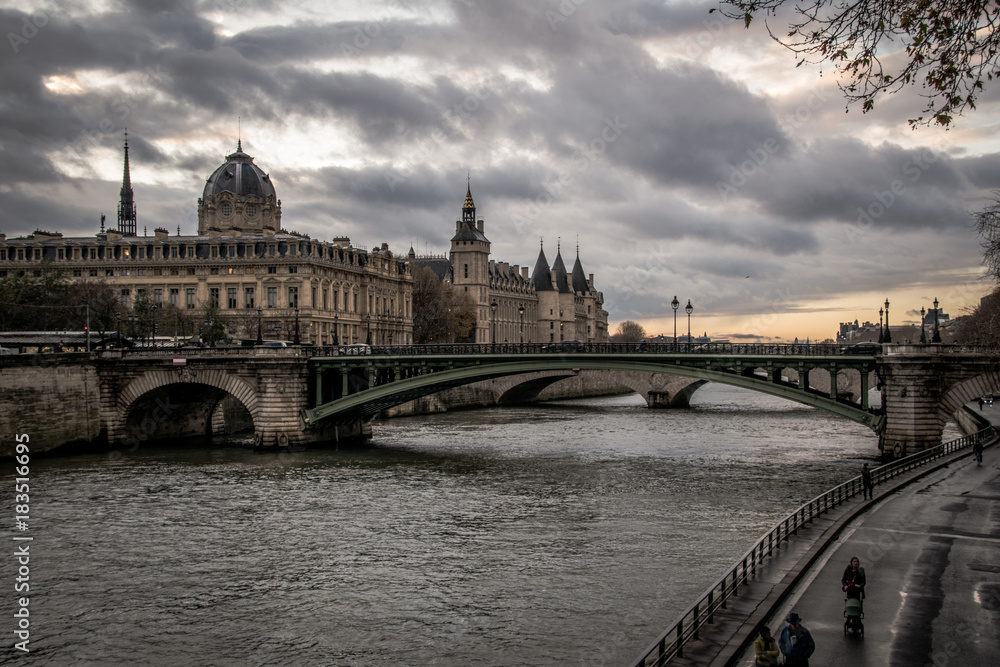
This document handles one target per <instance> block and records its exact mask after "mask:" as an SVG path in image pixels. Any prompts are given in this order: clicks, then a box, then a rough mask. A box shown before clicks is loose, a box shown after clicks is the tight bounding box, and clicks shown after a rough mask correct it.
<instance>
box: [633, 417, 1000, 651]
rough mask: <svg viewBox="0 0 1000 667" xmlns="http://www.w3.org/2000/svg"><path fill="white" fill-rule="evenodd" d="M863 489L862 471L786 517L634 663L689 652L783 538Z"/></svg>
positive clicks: (877, 476)
mask: <svg viewBox="0 0 1000 667" xmlns="http://www.w3.org/2000/svg"><path fill="white" fill-rule="evenodd" d="M996 435H997V429H996V428H995V427H993V426H990V427H988V428H985V429H983V430H981V431H979V432H978V433H974V434H972V435H967V436H964V437H961V438H958V439H956V440H952V441H950V442H946V443H943V444H941V445H938V446H937V447H932V448H930V449H925V450H924V451H921V452H917V453H916V454H911V455H910V456H907V457H904V458H901V459H899V460H897V461H893V462H891V463H888V464H886V465H883V466H879V467H878V468H874V469H873V470H872V483H874V484H878V483H879V482H884V481H886V480H888V479H891V478H892V477H895V476H897V475H900V474H902V473H904V472H907V471H909V470H912V469H913V468H916V467H917V466H921V465H924V464H925V463H927V462H929V461H932V460H934V459H937V458H940V457H942V456H946V455H948V454H951V453H952V452H955V451H958V450H960V449H964V448H965V447H971V446H972V445H974V444H975V443H976V442H977V441H979V442H986V441H988V440H990V439H991V438H993V437H995V436H996ZM861 491H862V484H861V477H860V476H858V477H855V478H854V479H851V480H848V481H847V482H844V483H843V484H841V485H840V486H837V487H834V488H832V489H830V490H829V491H826V492H824V493H822V494H820V495H819V496H816V497H815V498H813V499H812V500H810V501H809V502H807V503H804V504H803V505H801V506H799V507H798V508H797V509H795V510H794V511H792V513H791V514H789V515H788V516H786V517H785V518H783V519H781V520H780V521H779V522H778V523H777V524H776V525H775V526H774V527H773V528H771V530H769V531H768V532H767V533H765V534H764V536H763V537H761V538H760V539H759V540H757V542H756V543H755V544H754V545H753V546H752V547H750V550H749V551H747V552H746V553H745V554H743V557H742V558H740V559H739V560H737V561H736V563H735V564H734V565H733V566H732V567H731V568H729V569H728V570H727V571H726V573H725V574H723V575H722V578H720V579H719V580H718V581H716V582H715V583H714V584H712V585H711V586H710V587H709V588H708V590H707V591H705V592H704V593H703V594H702V595H701V597H699V598H698V600H697V601H695V603H694V604H693V605H691V606H690V607H688V608H687V609H686V610H685V611H684V613H682V614H681V615H680V616H679V617H678V618H677V620H675V621H674V623H673V624H672V625H671V626H670V627H668V628H667V630H666V631H665V632H664V633H663V634H662V635H660V637H659V638H658V639H657V640H656V641H655V642H653V644H652V645H651V646H649V647H648V648H647V649H646V650H645V651H644V652H643V653H642V655H641V656H640V657H639V658H637V659H636V660H634V661H633V662H632V663H630V664H632V665H635V667H648V666H650V665H655V666H656V667H662V666H663V665H665V664H666V663H667V662H669V661H670V660H671V659H673V658H674V657H683V656H684V644H686V643H687V642H689V641H691V640H694V639H698V636H699V631H700V630H701V628H702V627H704V626H705V625H706V624H711V623H713V622H714V616H715V613H716V612H717V611H718V610H720V609H725V608H726V602H727V601H728V600H729V599H730V598H732V597H734V596H737V595H739V587H740V585H741V584H745V583H747V581H748V580H749V579H750V578H751V577H753V576H754V575H756V573H757V568H758V567H759V566H761V565H762V564H763V563H764V559H765V558H770V557H771V556H772V555H774V552H775V551H776V550H780V549H781V543H782V541H784V542H786V543H787V542H788V538H789V537H790V536H791V535H795V534H797V533H798V529H799V528H801V527H803V526H804V525H806V524H807V523H811V522H812V521H813V519H815V518H817V517H819V516H820V515H822V514H824V513H825V512H828V511H830V510H831V509H833V508H834V507H836V506H837V505H840V504H841V503H843V502H846V501H847V500H849V499H851V498H853V497H854V496H856V495H857V494H858V493H861Z"/></svg>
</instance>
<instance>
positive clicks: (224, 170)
mask: <svg viewBox="0 0 1000 667" xmlns="http://www.w3.org/2000/svg"><path fill="white" fill-rule="evenodd" d="M223 192H230V193H232V194H233V195H235V196H236V197H237V198H239V197H247V196H249V195H253V196H255V197H257V198H258V199H260V200H261V201H264V200H265V199H267V198H268V197H277V195H276V193H275V192H274V185H273V184H272V183H271V178H270V177H269V176H268V175H267V174H265V173H264V171H263V170H262V169H261V168H260V167H258V166H257V165H255V164H254V163H253V158H252V157H251V156H249V155H247V154H246V153H244V152H243V146H242V142H239V143H238V144H237V148H236V152H235V153H230V154H229V155H227V156H226V162H225V164H223V165H222V166H221V167H219V168H218V169H216V170H215V171H214V172H213V173H212V175H211V176H209V177H208V181H207V182H206V183H205V192H204V194H203V195H202V198H203V199H206V200H207V199H209V198H214V197H217V196H218V195H220V194H222V193H223Z"/></svg>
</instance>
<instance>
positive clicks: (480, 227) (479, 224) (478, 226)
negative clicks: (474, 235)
mask: <svg viewBox="0 0 1000 667" xmlns="http://www.w3.org/2000/svg"><path fill="white" fill-rule="evenodd" d="M476 229H478V230H479V233H480V234H482V233H483V219H482V218H479V220H476Z"/></svg>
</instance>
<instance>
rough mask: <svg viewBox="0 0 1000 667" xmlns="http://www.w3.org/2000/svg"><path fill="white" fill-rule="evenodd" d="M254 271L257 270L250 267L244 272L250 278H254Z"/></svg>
mask: <svg viewBox="0 0 1000 667" xmlns="http://www.w3.org/2000/svg"><path fill="white" fill-rule="evenodd" d="M254 271H255V269H254V267H252V266H248V267H247V268H246V269H244V270H243V272H244V273H245V274H247V275H248V276H252V275H253V274H254Z"/></svg>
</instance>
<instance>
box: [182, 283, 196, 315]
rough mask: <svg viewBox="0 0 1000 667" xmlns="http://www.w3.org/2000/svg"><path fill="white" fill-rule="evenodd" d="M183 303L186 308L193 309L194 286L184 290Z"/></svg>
mask: <svg viewBox="0 0 1000 667" xmlns="http://www.w3.org/2000/svg"><path fill="white" fill-rule="evenodd" d="M184 305H185V306H187V309H188V310H194V288H193V287H189V288H188V289H186V290H184Z"/></svg>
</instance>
